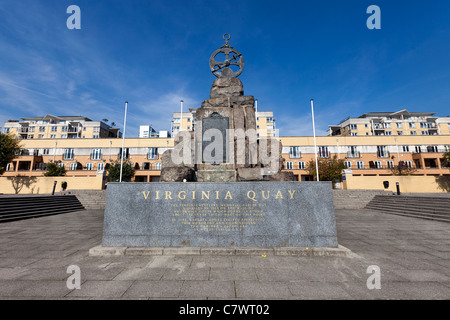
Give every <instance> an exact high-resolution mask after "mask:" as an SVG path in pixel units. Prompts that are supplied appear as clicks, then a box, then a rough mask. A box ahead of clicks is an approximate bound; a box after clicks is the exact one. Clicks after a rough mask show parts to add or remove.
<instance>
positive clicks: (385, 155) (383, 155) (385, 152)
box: [377, 151, 390, 159]
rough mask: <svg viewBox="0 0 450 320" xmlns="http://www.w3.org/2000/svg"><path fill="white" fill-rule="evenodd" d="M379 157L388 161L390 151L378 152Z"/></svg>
mask: <svg viewBox="0 0 450 320" xmlns="http://www.w3.org/2000/svg"><path fill="white" fill-rule="evenodd" d="M377 157H378V158H381V159H387V158H389V157H390V153H389V151H378V152H377Z"/></svg>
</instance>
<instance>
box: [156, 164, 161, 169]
mask: <svg viewBox="0 0 450 320" xmlns="http://www.w3.org/2000/svg"><path fill="white" fill-rule="evenodd" d="M155 170H161V162H155Z"/></svg>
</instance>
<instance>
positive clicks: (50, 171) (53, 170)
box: [44, 163, 66, 177]
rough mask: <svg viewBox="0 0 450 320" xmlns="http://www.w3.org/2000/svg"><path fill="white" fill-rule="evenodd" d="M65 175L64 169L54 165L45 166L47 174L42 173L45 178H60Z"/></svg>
mask: <svg viewBox="0 0 450 320" xmlns="http://www.w3.org/2000/svg"><path fill="white" fill-rule="evenodd" d="M65 175H66V169H65V168H64V167H60V166H58V165H57V164H56V163H49V164H47V172H46V173H44V176H46V177H61V176H65Z"/></svg>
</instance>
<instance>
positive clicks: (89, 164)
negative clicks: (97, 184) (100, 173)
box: [86, 162, 92, 170]
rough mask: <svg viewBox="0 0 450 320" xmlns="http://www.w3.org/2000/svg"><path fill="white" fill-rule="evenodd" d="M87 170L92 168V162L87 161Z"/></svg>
mask: <svg viewBox="0 0 450 320" xmlns="http://www.w3.org/2000/svg"><path fill="white" fill-rule="evenodd" d="M86 170H92V163H90V162H89V163H86Z"/></svg>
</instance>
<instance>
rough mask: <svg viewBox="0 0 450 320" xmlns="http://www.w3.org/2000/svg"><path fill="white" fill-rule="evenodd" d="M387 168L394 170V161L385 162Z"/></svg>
mask: <svg viewBox="0 0 450 320" xmlns="http://www.w3.org/2000/svg"><path fill="white" fill-rule="evenodd" d="M387 166H388V168H389V169H392V168H394V161H391V160H389V161H388V162H387Z"/></svg>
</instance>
